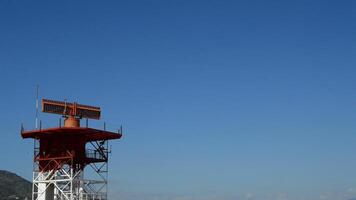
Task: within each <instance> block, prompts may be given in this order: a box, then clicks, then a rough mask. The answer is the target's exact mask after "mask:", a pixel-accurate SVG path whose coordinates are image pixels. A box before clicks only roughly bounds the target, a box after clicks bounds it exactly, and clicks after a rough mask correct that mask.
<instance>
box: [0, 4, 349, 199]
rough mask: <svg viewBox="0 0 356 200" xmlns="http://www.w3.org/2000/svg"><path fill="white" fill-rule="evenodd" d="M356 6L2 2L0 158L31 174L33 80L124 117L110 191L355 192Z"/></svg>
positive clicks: (173, 195)
mask: <svg viewBox="0 0 356 200" xmlns="http://www.w3.org/2000/svg"><path fill="white" fill-rule="evenodd" d="M355 13H356V5H355V3H354V2H353V1H148V0H147V1H105V2H99V1H76V2H73V1H60V2H53V1H37V2H28V1H10V0H5V1H1V3H0V76H1V78H0V82H1V84H0V90H1V93H2V95H1V97H2V98H1V99H0V108H1V112H2V115H1V116H0V121H1V136H2V139H1V140H0V150H1V152H2V153H1V154H0V159H1V160H2V162H0V168H1V169H6V170H11V171H14V172H16V173H18V174H19V175H21V176H24V177H26V178H28V179H30V178H31V170H32V162H31V161H32V160H31V159H32V152H31V149H32V144H33V143H32V141H30V140H26V141H25V140H22V139H21V138H20V135H19V130H20V124H21V123H24V125H25V127H26V128H28V129H31V128H33V127H34V116H35V107H34V101H35V99H34V98H35V88H36V84H39V85H40V97H44V98H52V99H59V100H61V99H68V100H70V101H79V102H80V103H83V104H92V105H98V106H101V107H102V110H103V121H106V123H107V126H108V127H109V128H112V129H114V128H117V127H119V126H120V125H121V124H122V125H123V126H124V130H125V136H124V137H123V139H122V140H121V141H114V142H112V146H113V155H112V160H111V162H110V167H111V176H110V179H111V185H110V196H111V197H112V199H122V200H134V199H135V200H137V199H141V200H161V199H162V200H163V199H164V200H201V199H204V200H216V199H219V200H232V199H233V200H236V199H239V200H240V199H241V200H318V199H320V200H347V199H349V198H352V197H356V171H355V169H356V125H355V124H356V93H355V86H356V79H355V77H356V76H355V75H356V67H355V66H356V65H355V64H356V60H355V46H356V27H355V20H356V16H355V15H356V14H355ZM40 117H41V120H42V121H43V124H44V126H47V127H50V126H55V125H57V123H58V122H57V121H58V117H57V116H53V115H52V116H51V115H46V114H41V115H40ZM103 121H101V122H94V121H93V122H91V125H92V126H94V127H101V126H102V123H103Z"/></svg>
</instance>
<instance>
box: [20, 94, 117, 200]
mask: <svg viewBox="0 0 356 200" xmlns="http://www.w3.org/2000/svg"><path fill="white" fill-rule="evenodd" d="M42 112H46V113H52V114H59V115H62V116H63V117H64V124H63V125H62V123H61V122H60V123H59V127H55V128H46V129H43V128H42V127H41V126H40V127H39V128H37V129H36V130H31V131H25V130H24V129H23V128H22V129H21V135H22V137H23V138H32V139H34V141H35V145H34V169H33V189H32V200H106V199H107V183H108V160H109V153H110V151H109V149H108V142H109V140H113V139H120V138H121V136H122V129H120V130H118V132H116V133H115V132H110V131H106V130H105V126H104V130H99V129H93V128H89V127H88V123H86V126H84V127H82V126H80V120H81V119H82V118H85V119H87V120H88V119H97V120H98V119H100V113H101V110H100V108H99V107H94V106H87V105H81V104H77V103H75V102H74V103H68V102H62V101H53V100H46V99H43V100H42Z"/></svg>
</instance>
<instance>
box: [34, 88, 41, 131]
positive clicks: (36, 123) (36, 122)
mask: <svg viewBox="0 0 356 200" xmlns="http://www.w3.org/2000/svg"><path fill="white" fill-rule="evenodd" d="M39 87H40V86H39V85H38V84H37V85H36V120H35V127H36V129H38V90H39Z"/></svg>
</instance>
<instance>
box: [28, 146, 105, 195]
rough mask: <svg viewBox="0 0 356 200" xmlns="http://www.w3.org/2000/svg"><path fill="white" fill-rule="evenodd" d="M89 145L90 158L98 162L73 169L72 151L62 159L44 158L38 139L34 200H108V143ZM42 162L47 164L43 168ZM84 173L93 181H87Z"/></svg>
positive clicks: (33, 190)
mask: <svg viewBox="0 0 356 200" xmlns="http://www.w3.org/2000/svg"><path fill="white" fill-rule="evenodd" d="M89 145H90V149H88V150H87V157H88V158H90V159H94V160H95V162H91V163H88V164H87V166H86V167H83V169H81V168H80V167H79V168H73V155H71V152H66V155H63V157H60V158H58V157H56V158H51V156H50V155H49V156H47V157H45V158H43V156H42V157H41V156H40V155H39V141H38V140H35V144H34V168H33V169H34V170H33V181H32V183H33V187H32V200H107V183H108V156H109V150H108V141H100V142H91V143H89ZM40 157H41V158H40ZM43 160H45V161H46V163H47V164H46V166H44V167H43V166H42V167H40V164H39V162H40V161H43ZM84 169H86V170H84ZM84 172H85V174H86V175H88V177H90V179H86V178H85V176H84ZM89 172H90V173H89Z"/></svg>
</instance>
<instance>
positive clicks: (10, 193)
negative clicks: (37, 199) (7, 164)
mask: <svg viewBox="0 0 356 200" xmlns="http://www.w3.org/2000/svg"><path fill="white" fill-rule="evenodd" d="M31 191H32V184H31V183H30V182H29V181H27V180H26V179H23V178H21V177H20V176H17V175H16V174H14V173H11V172H8V171H3V170H0V200H10V199H11V200H13V199H19V200H23V199H25V198H26V197H27V199H31Z"/></svg>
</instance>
